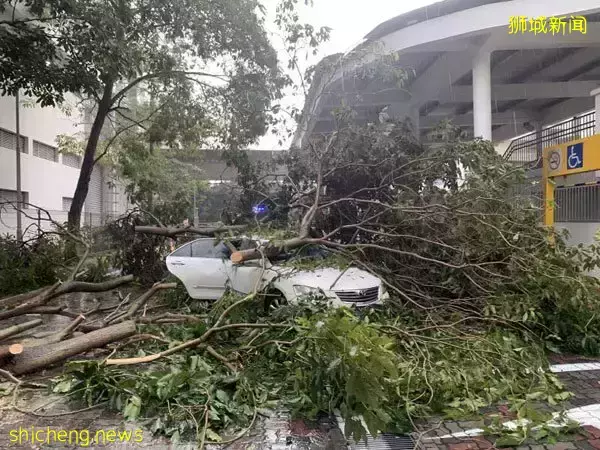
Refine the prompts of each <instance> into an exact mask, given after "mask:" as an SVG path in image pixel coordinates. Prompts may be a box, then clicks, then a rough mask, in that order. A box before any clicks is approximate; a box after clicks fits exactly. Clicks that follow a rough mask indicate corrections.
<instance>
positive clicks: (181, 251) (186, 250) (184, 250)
mask: <svg viewBox="0 0 600 450" xmlns="http://www.w3.org/2000/svg"><path fill="white" fill-rule="evenodd" d="M171 256H179V257H182V256H187V257H190V256H192V244H191V243H189V244H185V245H184V246H182V247H179V248H178V249H177V250H175V251H174V252H173V253H171Z"/></svg>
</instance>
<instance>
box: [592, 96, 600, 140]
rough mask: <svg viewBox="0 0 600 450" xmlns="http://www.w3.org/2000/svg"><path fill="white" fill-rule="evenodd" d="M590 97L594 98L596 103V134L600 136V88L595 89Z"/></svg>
mask: <svg viewBox="0 0 600 450" xmlns="http://www.w3.org/2000/svg"><path fill="white" fill-rule="evenodd" d="M590 95H591V96H593V97H594V99H595V103H596V128H595V129H594V132H595V133H596V134H600V88H597V89H594V90H593V91H592V92H590Z"/></svg>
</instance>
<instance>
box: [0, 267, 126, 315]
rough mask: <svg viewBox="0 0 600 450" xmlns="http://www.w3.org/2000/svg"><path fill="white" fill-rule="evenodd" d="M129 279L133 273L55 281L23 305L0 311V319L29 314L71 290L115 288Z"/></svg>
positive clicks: (102, 290) (107, 289) (83, 290)
mask: <svg viewBox="0 0 600 450" xmlns="http://www.w3.org/2000/svg"><path fill="white" fill-rule="evenodd" d="M131 281H133V275H126V276H124V277H119V278H115V279H112V280H108V281H104V282H102V283H87V282H84V281H69V282H67V283H64V284H63V285H62V286H59V283H56V284H55V285H54V286H52V287H51V288H50V289H48V290H47V291H46V292H44V293H42V294H39V295H38V296H36V297H34V298H33V299H31V300H30V301H29V302H27V303H25V304H24V305H21V306H18V307H16V308H13V309H9V310H8V311H2V312H0V320H2V319H8V318H11V317H17V316H20V315H23V314H29V313H30V312H31V311H32V310H35V308H37V307H41V306H44V305H45V304H46V303H48V302H49V301H50V300H52V299H53V298H56V297H59V296H61V295H64V294H69V293H72V292H104V291H110V290H111V289H115V288H117V287H119V286H121V285H123V284H127V283H130V282H131Z"/></svg>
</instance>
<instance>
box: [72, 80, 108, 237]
mask: <svg viewBox="0 0 600 450" xmlns="http://www.w3.org/2000/svg"><path fill="white" fill-rule="evenodd" d="M113 86H114V82H113V81H112V80H109V81H107V82H106V84H105V85H104V93H103V94H102V99H101V100H100V103H98V111H97V112H96V117H95V119H94V123H93V124H92V129H91V131H90V136H89V138H88V141H87V145H86V146H85V153H84V155H83V161H82V163H81V170H80V172H79V180H77V187H76V188H75V193H74V194H73V201H72V202H71V208H70V209H69V223H68V225H69V230H70V231H78V230H79V226H80V225H81V212H82V211H83V204H84V203H85V199H86V197H87V194H88V188H89V186H90V178H91V176H92V170H93V169H94V159H95V157H96V148H97V147H98V141H99V140H100V134H101V133H102V128H103V127H104V122H105V121H106V117H107V116H108V114H109V112H110V107H111V102H112V95H113Z"/></svg>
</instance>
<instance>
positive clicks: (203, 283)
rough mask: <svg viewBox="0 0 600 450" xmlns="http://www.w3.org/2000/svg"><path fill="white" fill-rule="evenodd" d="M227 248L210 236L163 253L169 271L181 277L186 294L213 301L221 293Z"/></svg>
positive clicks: (225, 273)
mask: <svg viewBox="0 0 600 450" xmlns="http://www.w3.org/2000/svg"><path fill="white" fill-rule="evenodd" d="M228 251H229V249H228V248H227V246H226V245H225V244H223V243H222V242H218V243H217V244H216V245H215V240H214V239H211V238H206V239H197V240H195V241H192V242H189V243H187V244H185V245H184V246H182V247H180V248H178V249H177V250H175V251H174V252H173V253H171V254H170V255H169V256H167V268H168V269H169V272H171V273H172V274H173V275H175V276H176V277H177V278H179V279H180V280H181V282H182V283H183V285H184V286H185V288H186V290H187V291H188V294H189V295H190V297H192V298H195V299H203V300H217V299H219V298H220V297H221V296H222V295H223V293H224V292H225V286H226V284H227V279H228V270H227V264H228V263H229V256H228V254H227V252H228Z"/></svg>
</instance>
